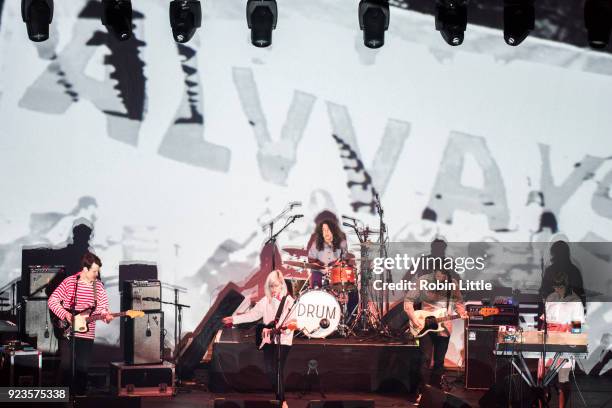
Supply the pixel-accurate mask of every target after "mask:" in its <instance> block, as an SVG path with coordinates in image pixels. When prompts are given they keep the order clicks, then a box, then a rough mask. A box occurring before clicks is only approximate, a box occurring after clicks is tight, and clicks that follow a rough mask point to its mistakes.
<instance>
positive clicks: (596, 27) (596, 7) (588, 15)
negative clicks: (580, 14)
mask: <svg viewBox="0 0 612 408" xmlns="http://www.w3.org/2000/svg"><path fill="white" fill-rule="evenodd" d="M584 24H585V26H586V30H587V35H588V41H589V45H590V46H591V47H592V48H597V49H601V48H606V46H607V45H608V42H609V41H610V32H611V31H612V0H586V1H585V2H584Z"/></svg>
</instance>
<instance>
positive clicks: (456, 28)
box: [436, 0, 467, 46]
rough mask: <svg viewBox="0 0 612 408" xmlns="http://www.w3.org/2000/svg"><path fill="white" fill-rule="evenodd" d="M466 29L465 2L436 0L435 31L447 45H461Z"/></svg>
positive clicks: (459, 0) (463, 0)
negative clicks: (438, 32)
mask: <svg viewBox="0 0 612 408" xmlns="http://www.w3.org/2000/svg"><path fill="white" fill-rule="evenodd" d="M466 27H467V0H437V1H436V30H438V31H440V34H442V38H444V41H446V42H447V43H448V44H449V45H453V46H456V45H460V44H461V43H463V37H464V34H465V29H466Z"/></svg>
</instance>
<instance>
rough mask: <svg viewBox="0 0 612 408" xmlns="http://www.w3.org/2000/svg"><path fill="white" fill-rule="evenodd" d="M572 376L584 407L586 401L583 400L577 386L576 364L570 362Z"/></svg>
mask: <svg viewBox="0 0 612 408" xmlns="http://www.w3.org/2000/svg"><path fill="white" fill-rule="evenodd" d="M574 361H575V360H574ZM572 376H573V377H574V384H576V389H577V390H578V395H579V396H580V399H581V400H582V404H583V405H584V406H585V407H586V406H587V404H586V401H585V400H584V397H583V396H582V391H580V387H579V386H578V381H577V380H576V365H575V364H572Z"/></svg>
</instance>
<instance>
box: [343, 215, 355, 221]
mask: <svg viewBox="0 0 612 408" xmlns="http://www.w3.org/2000/svg"><path fill="white" fill-rule="evenodd" d="M342 218H344V219H345V220H351V221H353V222H357V218H353V217H349V216H348V215H343V216H342Z"/></svg>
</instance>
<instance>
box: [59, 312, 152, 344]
mask: <svg viewBox="0 0 612 408" xmlns="http://www.w3.org/2000/svg"><path fill="white" fill-rule="evenodd" d="M90 310H91V309H86V310H84V311H82V312H80V313H78V314H76V315H75V316H73V319H72V323H70V322H67V321H66V320H58V321H57V323H56V326H57V328H58V329H60V330H62V331H63V332H62V337H63V338H65V339H69V338H70V336H71V335H72V326H73V325H74V332H75V333H87V332H88V331H89V325H88V324H89V323H91V322H95V321H96V320H102V319H104V318H105V317H106V315H94V316H91V313H90ZM110 315H111V316H113V317H119V316H127V317H129V318H131V319H134V318H136V317H143V316H144V312H143V311H142V310H126V311H125V312H119V313H110Z"/></svg>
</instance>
